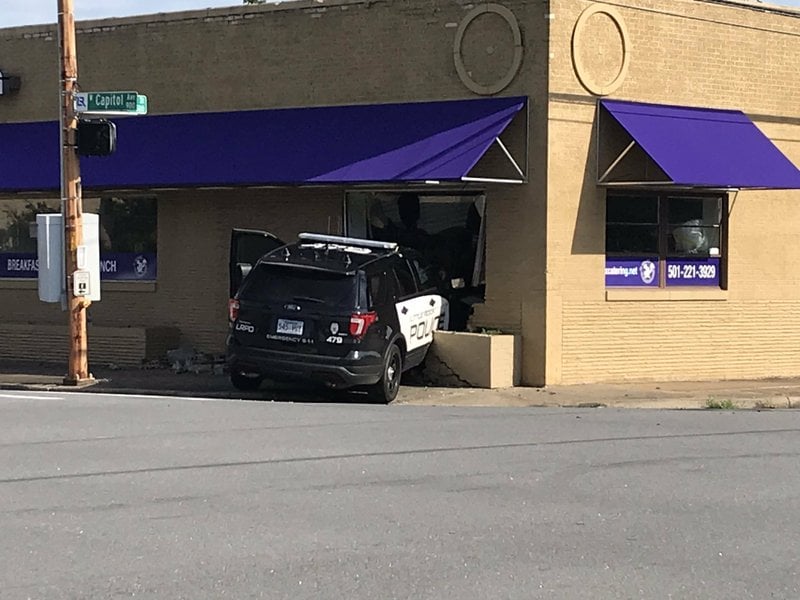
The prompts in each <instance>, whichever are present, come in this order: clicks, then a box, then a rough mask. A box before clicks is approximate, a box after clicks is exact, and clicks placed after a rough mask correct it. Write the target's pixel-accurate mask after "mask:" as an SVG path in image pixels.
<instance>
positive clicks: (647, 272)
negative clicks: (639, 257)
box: [639, 260, 656, 285]
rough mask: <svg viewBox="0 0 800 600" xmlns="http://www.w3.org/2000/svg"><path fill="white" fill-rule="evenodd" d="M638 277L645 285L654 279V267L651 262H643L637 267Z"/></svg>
mask: <svg viewBox="0 0 800 600" xmlns="http://www.w3.org/2000/svg"><path fill="white" fill-rule="evenodd" d="M639 277H641V278H642V282H643V283H645V284H646V285H650V284H651V283H653V281H654V280H655V278H656V265H655V263H654V262H653V261H651V260H644V261H642V264H641V265H639Z"/></svg>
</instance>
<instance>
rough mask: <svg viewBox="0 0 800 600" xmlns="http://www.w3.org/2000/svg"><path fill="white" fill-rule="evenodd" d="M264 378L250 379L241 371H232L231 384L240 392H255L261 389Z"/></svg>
mask: <svg viewBox="0 0 800 600" xmlns="http://www.w3.org/2000/svg"><path fill="white" fill-rule="evenodd" d="M262 381H264V378H263V377H250V376H247V375H244V374H242V373H240V372H239V371H231V383H232V384H233V387H235V388H236V389H237V390H239V391H240V392H254V391H256V390H257V389H258V388H260V387H261V382H262Z"/></svg>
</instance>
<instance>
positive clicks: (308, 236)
mask: <svg viewBox="0 0 800 600" xmlns="http://www.w3.org/2000/svg"><path fill="white" fill-rule="evenodd" d="M297 237H298V238H300V239H301V240H304V241H308V242H322V243H325V244H342V245H347V246H361V247H362V248H382V249H384V250H395V249H396V248H397V244H396V243H394V242H380V241H378V240H364V239H361V238H351V237H343V236H340V235H323V234H321V233H301V234H300V235H298V236H297Z"/></svg>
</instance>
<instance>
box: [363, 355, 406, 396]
mask: <svg viewBox="0 0 800 600" xmlns="http://www.w3.org/2000/svg"><path fill="white" fill-rule="evenodd" d="M402 373H403V355H402V354H401V352H400V348H398V347H397V345H396V344H392V345H391V346H390V347H389V350H388V351H387V352H386V360H385V361H384V364H383V376H382V377H381V380H380V381H379V382H378V383H376V384H375V385H374V386H372V388H371V389H370V395H371V396H372V397H374V398H375V399H376V400H380V401H381V402H386V403H389V402H391V401H392V400H394V399H395V398H397V393H398V392H399V391H400V376H401V375H402Z"/></svg>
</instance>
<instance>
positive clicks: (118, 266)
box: [0, 197, 158, 281]
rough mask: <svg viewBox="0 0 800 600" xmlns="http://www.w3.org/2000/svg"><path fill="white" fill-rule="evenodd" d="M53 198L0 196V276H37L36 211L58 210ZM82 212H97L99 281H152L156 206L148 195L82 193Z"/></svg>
mask: <svg viewBox="0 0 800 600" xmlns="http://www.w3.org/2000/svg"><path fill="white" fill-rule="evenodd" d="M60 206H61V203H60V201H59V200H38V201H33V200H20V199H16V198H15V199H7V200H0V278H6V279H35V278H36V277H37V271H38V265H37V239H36V238H37V231H36V215H37V214H45V213H51V214H52V213H59V212H60V211H61V208H60ZM83 210H84V212H86V213H95V214H98V215H99V217H100V219H99V220H100V277H101V279H102V280H103V281H155V279H156V275H157V242H156V239H157V231H158V228H157V225H158V211H157V206H156V199H155V198H153V197H133V198H116V197H102V198H87V199H84V201H83Z"/></svg>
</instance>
